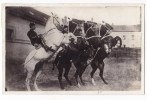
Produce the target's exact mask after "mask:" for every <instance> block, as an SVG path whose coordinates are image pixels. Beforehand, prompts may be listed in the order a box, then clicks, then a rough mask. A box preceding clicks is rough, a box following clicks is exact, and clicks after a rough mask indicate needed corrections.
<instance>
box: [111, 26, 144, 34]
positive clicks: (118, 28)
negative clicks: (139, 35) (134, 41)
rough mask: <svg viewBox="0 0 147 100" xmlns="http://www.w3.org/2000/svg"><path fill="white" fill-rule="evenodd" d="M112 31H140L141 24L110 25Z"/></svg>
mask: <svg viewBox="0 0 147 100" xmlns="http://www.w3.org/2000/svg"><path fill="white" fill-rule="evenodd" d="M112 27H113V28H114V29H113V31H114V32H140V31H141V25H140V24H138V25H112Z"/></svg>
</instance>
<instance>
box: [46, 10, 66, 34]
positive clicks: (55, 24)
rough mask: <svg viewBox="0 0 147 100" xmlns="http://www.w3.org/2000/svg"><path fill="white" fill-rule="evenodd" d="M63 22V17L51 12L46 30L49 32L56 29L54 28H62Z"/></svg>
mask: <svg viewBox="0 0 147 100" xmlns="http://www.w3.org/2000/svg"><path fill="white" fill-rule="evenodd" d="M62 24H63V23H62V21H61V19H60V18H59V17H58V16H57V15H55V14H53V13H51V16H50V17H49V18H48V21H47V23H46V26H45V31H46V32H47V31H49V30H51V29H54V28H57V29H58V30H61V28H62V26H61V25H62Z"/></svg>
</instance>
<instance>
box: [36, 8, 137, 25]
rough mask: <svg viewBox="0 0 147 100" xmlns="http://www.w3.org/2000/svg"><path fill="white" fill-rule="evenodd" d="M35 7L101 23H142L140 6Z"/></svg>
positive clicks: (47, 11)
mask: <svg viewBox="0 0 147 100" xmlns="http://www.w3.org/2000/svg"><path fill="white" fill-rule="evenodd" d="M35 9H37V10H39V11H41V12H43V13H46V14H48V15H51V12H53V13H56V14H57V15H58V16H59V17H61V18H63V17H64V16H67V17H70V18H77V19H82V20H86V21H89V20H91V18H93V21H95V22H97V23H100V22H101V21H102V20H103V21H105V22H107V23H109V24H112V23H113V24H115V25H136V24H140V7H139V6H138V7H137V6H134V7H133V6H130V7H121V6H120V7H112V6H111V7H35Z"/></svg>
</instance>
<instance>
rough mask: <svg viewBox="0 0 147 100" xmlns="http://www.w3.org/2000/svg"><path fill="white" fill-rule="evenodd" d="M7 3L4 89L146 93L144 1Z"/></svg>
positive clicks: (14, 90) (4, 16)
mask: <svg viewBox="0 0 147 100" xmlns="http://www.w3.org/2000/svg"><path fill="white" fill-rule="evenodd" d="M3 8H4V11H3V14H4V15H3V19H4V23H3V30H4V31H3V32H4V33H3V35H4V38H5V39H4V40H5V43H4V45H5V49H4V51H5V52H4V54H3V55H4V59H5V62H4V63H5V64H4V65H5V66H3V68H4V72H3V77H4V85H3V86H4V87H3V88H4V92H7V93H8V92H10V93H11V92H20V91H25V92H27V91H39V92H42V93H43V92H44V93H45V92H56V93H58V92H60V93H61V92H63V94H64V93H66V94H68V93H69V91H70V93H71V94H72V92H76V93H77V92H81V91H82V93H85V92H87V93H88V92H90V94H92V93H94V94H99V93H102V94H103V93H108V94H118V93H120V94H131V93H136V94H144V5H143V4H55V5H50V4H48V5H47V4H46V5H35V4H32V5H23V4H16V5H11V4H7V5H4V6H3ZM77 94H78V93H77Z"/></svg>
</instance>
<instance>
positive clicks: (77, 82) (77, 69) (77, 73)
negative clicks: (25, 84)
mask: <svg viewBox="0 0 147 100" xmlns="http://www.w3.org/2000/svg"><path fill="white" fill-rule="evenodd" d="M79 72H80V69H79V68H77V67H76V73H75V80H76V84H77V85H78V87H79V88H80V87H81V85H80V83H79V81H78V76H79Z"/></svg>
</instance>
